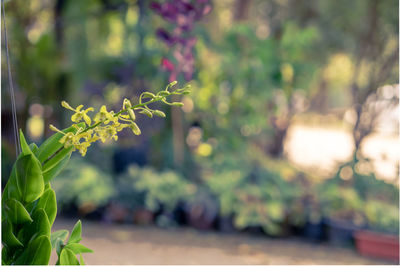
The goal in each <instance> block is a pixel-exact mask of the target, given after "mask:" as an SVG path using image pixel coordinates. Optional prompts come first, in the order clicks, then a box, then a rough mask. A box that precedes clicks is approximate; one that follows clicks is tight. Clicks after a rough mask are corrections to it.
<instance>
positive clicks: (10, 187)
mask: <svg viewBox="0 0 400 267" xmlns="http://www.w3.org/2000/svg"><path fill="white" fill-rule="evenodd" d="M7 198H15V199H17V200H20V199H21V195H20V193H19V190H18V186H17V177H16V170H15V164H14V167H13V168H12V171H11V175H10V178H9V179H8V182H7V184H6V187H5V188H4V192H3V195H2V200H3V201H4V200H5V199H7ZM3 203H4V202H3Z"/></svg>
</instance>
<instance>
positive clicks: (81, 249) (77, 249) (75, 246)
mask: <svg viewBox="0 0 400 267" xmlns="http://www.w3.org/2000/svg"><path fill="white" fill-rule="evenodd" d="M65 248H68V249H70V250H72V252H74V253H75V254H78V253H91V252H93V250H91V249H90V248H87V247H85V246H84V245H82V244H79V243H72V244H68V245H66V246H65Z"/></svg>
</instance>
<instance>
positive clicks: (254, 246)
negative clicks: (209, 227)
mask: <svg viewBox="0 0 400 267" xmlns="http://www.w3.org/2000/svg"><path fill="white" fill-rule="evenodd" d="M75 222H76V220H66V219H57V220H56V223H55V225H54V230H59V229H68V230H70V231H71V229H72V227H73V225H74V223H75ZM82 225H83V240H82V241H81V243H82V244H84V245H85V246H87V247H89V248H91V249H93V250H94V253H88V254H85V255H84V256H85V257H84V259H85V263H86V264H88V265H97V264H102V265H111V264H112V265H125V264H128V265H133V264H154V265H163V264H177V265H179V264H187V265H192V264H195V265H209V264H230V265H235V264H240V265H245V264H390V263H388V262H385V261H380V260H374V259H368V258H365V257H362V256H360V255H358V254H357V252H356V251H355V250H353V249H346V248H338V247H333V246H329V245H326V244H322V245H321V244H320V245H315V244H311V243H307V242H305V241H303V240H299V239H293V238H290V239H271V238H268V237H265V236H253V235H248V234H244V233H235V234H225V233H217V232H212V231H210V232H204V231H197V230H194V229H189V228H178V229H161V228H157V227H154V226H148V227H144V226H136V225H114V224H112V225H110V224H103V223H97V222H91V221H82ZM55 259H56V256H55V255H53V256H52V260H51V263H55Z"/></svg>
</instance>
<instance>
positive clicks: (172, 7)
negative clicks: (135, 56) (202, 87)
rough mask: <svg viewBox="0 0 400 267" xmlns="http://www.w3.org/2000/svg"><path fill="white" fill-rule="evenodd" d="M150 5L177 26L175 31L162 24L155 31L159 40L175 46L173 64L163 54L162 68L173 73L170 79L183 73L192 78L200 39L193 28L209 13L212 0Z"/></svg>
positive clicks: (171, 1)
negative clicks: (163, 26) (192, 32)
mask: <svg viewBox="0 0 400 267" xmlns="http://www.w3.org/2000/svg"><path fill="white" fill-rule="evenodd" d="M150 8H151V9H153V10H154V11H155V12H156V13H157V14H158V15H160V16H161V17H162V18H164V19H165V20H166V21H168V22H170V23H171V24H172V25H173V26H174V28H173V30H172V32H168V31H167V30H165V29H164V28H159V29H158V30H157V33H156V35H157V37H158V38H159V39H160V40H162V41H163V42H164V43H165V44H166V45H168V46H169V47H172V49H173V51H172V54H173V56H174V59H175V61H176V63H175V64H174V63H172V61H171V60H169V59H166V58H163V59H162V60H161V66H162V68H163V69H165V70H167V71H168V72H169V73H170V75H169V80H170V81H174V80H176V79H177V77H178V75H179V74H181V73H182V74H183V76H184V78H185V80H187V81H188V80H191V79H192V76H193V73H194V56H193V48H194V46H195V44H196V41H197V39H196V38H195V37H193V36H192V35H191V34H190V32H191V31H192V29H193V26H194V24H195V22H196V21H198V20H200V19H201V18H202V17H203V16H205V15H207V14H208V13H210V11H211V9H212V6H211V3H210V0H167V1H164V2H162V3H159V2H152V3H151V4H150Z"/></svg>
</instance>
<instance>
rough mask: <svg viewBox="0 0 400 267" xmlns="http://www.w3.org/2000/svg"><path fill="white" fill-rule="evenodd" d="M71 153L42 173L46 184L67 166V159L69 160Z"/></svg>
mask: <svg viewBox="0 0 400 267" xmlns="http://www.w3.org/2000/svg"><path fill="white" fill-rule="evenodd" d="M71 154H72V152H70V153H69V154H68V155H67V156H66V157H64V158H63V159H62V160H61V161H59V162H58V163H57V164H56V165H54V166H53V167H52V168H51V169H49V170H47V171H46V172H43V179H44V182H45V183H48V182H49V181H50V180H51V179H53V178H54V177H56V176H57V175H58V174H59V173H60V172H61V171H62V170H63V169H64V167H65V166H66V165H67V164H68V161H69V159H70V158H71Z"/></svg>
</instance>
